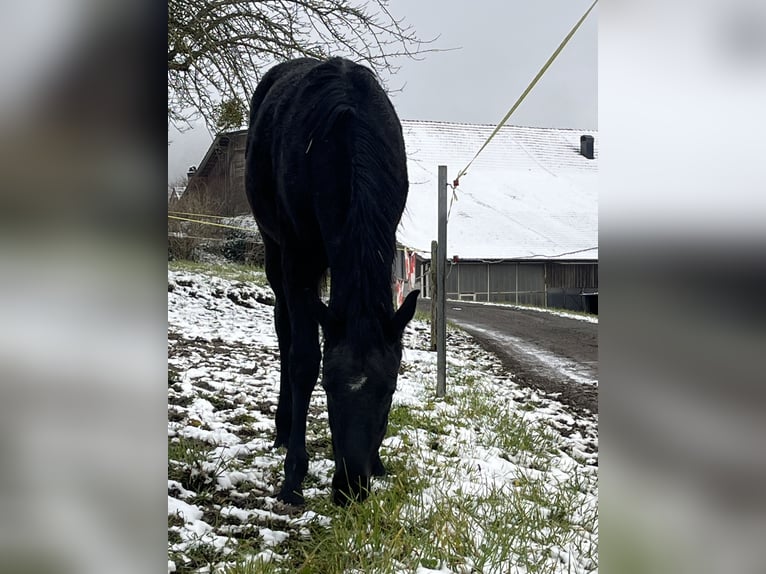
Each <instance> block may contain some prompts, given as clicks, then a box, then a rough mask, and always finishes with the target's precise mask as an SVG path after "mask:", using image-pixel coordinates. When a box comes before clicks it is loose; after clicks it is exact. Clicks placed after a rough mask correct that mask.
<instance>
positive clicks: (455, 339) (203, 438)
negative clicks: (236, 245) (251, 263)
mask: <svg viewBox="0 0 766 574" xmlns="http://www.w3.org/2000/svg"><path fill="white" fill-rule="evenodd" d="M264 284H265V279H264V277H263V274H262V273H258V272H248V271H245V270H243V268H237V269H235V270H233V271H231V272H228V271H223V272H222V270H221V268H204V267H198V268H195V267H191V266H186V267H182V266H180V265H178V264H170V265H169V270H168V572H195V571H199V572H228V573H230V574H239V573H245V572H248V573H254V572H295V571H301V572H317V573H320V572H349V573H350V572H402V573H403V572H413V573H418V574H426V573H429V572H441V573H449V572H455V573H458V572H459V573H466V574H467V573H473V572H497V573H526V572H562V573H563V572H567V573H568V572H572V573H582V572H595V571H597V568H598V506H597V498H598V490H597V470H598V436H597V426H598V420H597V416H596V415H593V416H591V417H587V418H582V417H579V418H575V417H574V416H573V415H572V414H571V413H569V412H568V411H567V410H566V409H565V408H564V407H563V406H562V405H561V404H560V403H558V402H556V401H555V397H553V398H552V397H545V396H541V395H540V394H538V393H536V392H534V391H532V390H529V389H525V388H523V387H520V386H518V385H517V384H516V383H515V382H514V378H513V375H512V373H511V374H509V373H506V372H504V370H503V368H502V366H501V365H500V363H499V361H498V360H497V359H496V358H494V357H493V356H492V355H490V354H488V353H486V352H484V351H483V350H482V349H481V348H480V347H478V345H477V344H476V343H474V342H473V341H472V340H471V338H470V337H469V336H468V335H466V334H465V333H463V332H462V331H459V330H456V329H450V330H449V332H448V381H447V385H448V386H447V392H448V396H447V398H446V399H443V400H437V399H436V398H435V393H434V389H435V386H436V384H435V373H436V357H435V354H434V353H432V352H430V351H428V336H429V332H430V327H429V326H428V325H427V323H424V322H422V321H418V320H415V321H413V322H412V323H411V324H410V325H409V326H408V327H407V329H406V331H405V336H404V343H405V352H404V356H403V361H402V366H401V369H400V376H399V383H398V389H397V392H396V394H395V395H394V406H393V407H392V411H391V417H390V421H389V430H388V435H387V438H386V439H385V441H384V443H383V447H382V449H381V457H382V459H383V462H384V464H386V466H387V468H388V470H389V475H388V476H387V477H385V478H383V479H376V480H375V481H374V484H373V488H374V491H375V492H374V494H373V496H372V497H371V498H370V499H368V500H367V501H366V502H365V503H363V504H360V505H353V506H352V507H351V508H349V509H340V508H337V507H335V506H333V505H332V504H331V503H330V480H331V476H332V472H333V462H332V451H331V442H330V434H329V427H328V425H327V414H326V410H325V404H326V401H325V397H324V393H323V392H322V390H321V387H319V386H317V389H316V391H315V393H314V396H313V398H312V406H311V410H310V413H309V423H308V432H307V440H306V442H307V448H308V451H309V456H310V457H311V460H310V466H309V474H308V476H307V477H306V480H305V482H304V494H305V496H306V500H307V504H306V506H305V507H304V508H301V509H296V508H293V507H287V506H284V505H282V504H281V503H279V502H278V501H277V500H276V498H275V497H274V494H275V492H276V490H277V488H278V487H279V483H280V481H281V477H282V462H283V458H284V450H283V449H278V450H274V449H272V448H271V444H272V442H273V438H274V422H273V418H274V412H275V410H276V402H277V392H278V387H279V356H278V350H277V339H276V335H275V333H274V328H273V323H272V317H273V306H272V305H273V296H272V294H271V291H270V290H269V289H268V287H266V286H264Z"/></svg>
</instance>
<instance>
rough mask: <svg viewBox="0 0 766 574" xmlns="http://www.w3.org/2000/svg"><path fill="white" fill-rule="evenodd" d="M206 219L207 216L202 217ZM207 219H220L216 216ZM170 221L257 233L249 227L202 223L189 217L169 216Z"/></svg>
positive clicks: (210, 222)
mask: <svg viewBox="0 0 766 574" xmlns="http://www.w3.org/2000/svg"><path fill="white" fill-rule="evenodd" d="M202 217H206V216H204V215H203V216H202ZM207 217H218V216H216V215H212V216H207ZM168 219H175V220H178V221H191V222H192V223H199V224H201V225H212V226H214V227H225V228H227V229H238V230H239V231H247V232H248V233H257V231H256V230H255V229H249V228H247V227H237V226H236V225H226V224H225V223H213V222H212V221H201V220H199V219H190V218H188V217H177V216H175V215H168Z"/></svg>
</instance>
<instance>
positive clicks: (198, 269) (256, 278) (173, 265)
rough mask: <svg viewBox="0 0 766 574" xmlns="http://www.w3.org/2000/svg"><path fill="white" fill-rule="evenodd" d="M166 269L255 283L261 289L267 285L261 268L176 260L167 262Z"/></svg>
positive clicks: (236, 264)
mask: <svg viewBox="0 0 766 574" xmlns="http://www.w3.org/2000/svg"><path fill="white" fill-rule="evenodd" d="M168 269H171V270H173V271H187V272H195V273H203V274H205V275H210V276H212V277H222V278H224V279H229V280H231V281H242V282H247V283H255V284H256V285H260V286H262V287H264V286H266V285H268V281H267V280H266V273H265V271H264V270H263V269H262V268H261V267H253V266H251V265H243V264H241V263H222V264H218V263H201V262H199V261H187V260H177V261H168Z"/></svg>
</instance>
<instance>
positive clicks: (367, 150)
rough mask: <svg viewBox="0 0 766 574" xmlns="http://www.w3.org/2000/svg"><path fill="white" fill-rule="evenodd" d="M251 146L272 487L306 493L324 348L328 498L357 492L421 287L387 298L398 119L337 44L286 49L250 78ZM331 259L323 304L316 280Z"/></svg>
mask: <svg viewBox="0 0 766 574" xmlns="http://www.w3.org/2000/svg"><path fill="white" fill-rule="evenodd" d="M245 157H246V175H245V182H246V183H245V185H246V190H247V196H248V200H249V201H250V205H251V207H252V209H253V214H254V215H255V219H256V221H257V222H258V227H259V229H260V231H261V234H262V236H263V241H264V244H265V251H266V253H265V258H266V275H267V277H268V280H269V283H271V286H272V288H273V290H274V294H275V295H276V308H275V311H274V321H275V324H276V331H277V336H278V338H279V352H280V358H281V380H280V389H279V406H278V407H277V413H276V431H277V436H276V441H275V443H274V446H275V447H278V446H282V445H285V446H287V456H286V458H285V481H284V484H283V485H282V488H281V490H280V493H279V498H280V499H281V500H283V501H285V502H288V503H291V504H300V503H302V502H303V495H302V490H301V483H302V482H303V479H304V477H305V476H306V472H307V470H308V454H307V452H306V415H307V412H308V407H309V401H310V398H311V393H312V390H313V389H314V386H315V385H316V381H317V377H318V375H319V363H320V357H322V358H323V367H322V371H323V372H322V375H323V376H322V386H323V387H324V389H325V391H326V393H327V405H328V411H329V419H330V430H331V432H332V442H333V452H334V456H335V474H334V476H333V480H332V487H333V500H334V501H335V502H336V503H338V504H345V503H346V502H347V501H349V500H354V499H357V500H364V498H366V496H367V495H368V493H369V488H370V477H371V476H372V475H382V474H383V473H384V467H383V464H382V463H381V460H380V456H379V454H378V449H379V448H380V444H381V442H382V440H383V438H384V435H385V432H386V427H387V424H388V413H389V410H390V408H391V399H392V396H393V393H394V390H395V389H396V380H397V376H398V372H399V363H400V361H401V355H402V344H401V338H402V332H403V331H404V327H405V326H406V324H407V322H408V321H409V320H410V319H412V316H413V314H414V312H415V304H416V300H417V296H418V292H417V291H414V292H412V293H411V294H410V295H409V296H408V297H407V299H406V300H405V302H404V303H403V305H402V306H401V307H400V308H399V310H398V311H396V312H394V308H393V301H392V299H393V297H392V291H391V278H392V277H391V275H392V273H391V272H392V262H393V258H394V255H395V250H396V236H395V233H396V227H397V225H398V224H399V219H400V218H401V215H402V211H403V210H404V205H405V202H406V199H407V187H408V182H407V165H406V157H405V151H404V140H403V138H402V128H401V124H400V123H399V119H398V118H397V116H396V112H395V111H394V108H393V106H392V105H391V102H390V101H389V99H388V97H387V96H386V94H385V92H384V91H383V89H382V88H381V87H380V84H379V83H378V82H377V80H376V79H375V76H374V75H373V73H372V72H371V71H370V70H368V69H367V68H365V67H363V66H360V65H357V64H354V63H352V62H350V61H348V60H343V59H340V58H333V59H330V60H327V61H324V62H323V61H319V60H314V59H309V58H303V59H298V60H293V61H290V62H286V63H283V64H279V65H277V66H275V67H274V68H272V69H271V70H269V71H268V72H267V73H266V74H265V75H264V77H263V79H262V80H261V82H260V84H259V85H258V87H257V88H256V90H255V94H254V95H253V99H252V104H251V111H250V127H249V131H248V137H247V150H246V156H245ZM328 269H329V271H330V280H331V288H330V302H329V306H325V305H324V304H323V303H322V302H321V301H320V299H319V289H320V283H321V282H322V280H323V278H324V276H325V275H326V272H327V270H328ZM318 325H321V326H322V330H323V332H324V352H323V355H320V345H319V335H318Z"/></svg>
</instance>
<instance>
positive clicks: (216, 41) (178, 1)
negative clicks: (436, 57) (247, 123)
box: [168, 0, 436, 130]
mask: <svg viewBox="0 0 766 574" xmlns="http://www.w3.org/2000/svg"><path fill="white" fill-rule="evenodd" d="M434 40H436V38H434V39H431V40H428V41H423V40H421V39H419V38H418V37H417V35H416V34H415V32H414V30H413V29H412V27H411V26H409V25H407V24H406V23H405V22H404V21H403V20H401V19H399V20H397V19H396V18H394V16H393V15H392V14H391V13H390V11H389V9H388V2H387V0H367V1H365V0H168V122H169V123H172V124H173V125H174V126H175V127H176V128H178V129H184V128H185V127H188V126H189V125H190V123H191V121H192V120H194V119H197V118H199V117H202V118H204V120H205V122H206V123H207V125H208V127H210V128H211V129H213V130H214V129H215V127H216V125H217V124H218V120H219V119H220V118H219V117H217V115H218V114H219V113H220V110H221V105H222V103H223V102H240V103H241V104H243V105H245V106H248V105H249V99H250V96H251V95H252V92H253V90H254V89H255V86H256V84H257V83H258V81H259V80H260V78H261V76H262V74H263V73H264V72H265V71H266V70H267V69H268V68H269V67H271V66H272V65H273V64H275V63H277V62H280V61H284V60H287V59H290V58H295V57H301V56H307V57H313V58H327V57H329V56H330V55H333V56H345V57H347V58H350V59H352V60H355V61H357V62H359V63H363V64H366V65H367V66H369V67H370V68H372V69H373V70H375V71H376V72H377V73H378V75H379V76H380V75H382V74H383V73H384V72H385V73H387V74H390V73H394V72H396V71H397V69H398V68H397V67H396V65H395V63H396V61H397V60H399V59H400V58H418V57H419V56H422V55H423V54H425V53H427V52H432V51H435V49H433V48H430V45H431V43H432V42H434ZM232 105H233V104H232Z"/></svg>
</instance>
